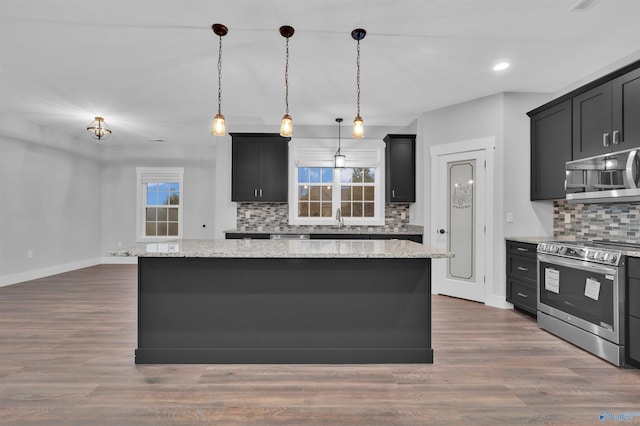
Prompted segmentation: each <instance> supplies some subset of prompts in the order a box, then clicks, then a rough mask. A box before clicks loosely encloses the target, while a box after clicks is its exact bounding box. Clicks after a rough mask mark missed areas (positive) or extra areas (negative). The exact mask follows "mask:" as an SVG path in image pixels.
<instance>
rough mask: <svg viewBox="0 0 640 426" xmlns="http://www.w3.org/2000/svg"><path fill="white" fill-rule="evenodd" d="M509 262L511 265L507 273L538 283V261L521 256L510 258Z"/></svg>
mask: <svg viewBox="0 0 640 426" xmlns="http://www.w3.org/2000/svg"><path fill="white" fill-rule="evenodd" d="M508 261H509V264H508V269H507V271H508V272H509V273H510V274H513V275H517V276H519V277H522V278H525V279H528V280H532V281H536V280H537V279H538V274H537V272H536V267H537V266H536V265H537V261H536V259H531V258H527V257H520V256H509V258H508Z"/></svg>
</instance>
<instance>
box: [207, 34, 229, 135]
mask: <svg viewBox="0 0 640 426" xmlns="http://www.w3.org/2000/svg"><path fill="white" fill-rule="evenodd" d="M211 28H212V29H213V32H214V34H216V35H217V36H218V37H219V38H220V40H219V43H218V113H217V114H216V116H215V117H214V118H213V127H212V128H211V134H212V135H215V136H224V135H226V134H227V130H226V127H225V123H224V115H222V113H221V112H220V107H221V105H222V37H224V36H226V35H227V33H228V32H229V29H228V28H227V27H225V26H224V25H222V24H213V25H212V26H211Z"/></svg>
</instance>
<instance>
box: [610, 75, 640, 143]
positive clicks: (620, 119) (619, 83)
mask: <svg viewBox="0 0 640 426" xmlns="http://www.w3.org/2000/svg"><path fill="white" fill-rule="evenodd" d="M612 96H613V131H617V132H619V135H618V136H616V137H615V138H613V137H612V141H613V142H618V141H619V143H618V144H617V145H615V146H614V150H623V149H631V148H637V147H639V146H640V68H638V69H636V70H633V71H631V72H629V73H627V74H624V75H622V76H620V77H618V78H616V79H615V80H613V82H612Z"/></svg>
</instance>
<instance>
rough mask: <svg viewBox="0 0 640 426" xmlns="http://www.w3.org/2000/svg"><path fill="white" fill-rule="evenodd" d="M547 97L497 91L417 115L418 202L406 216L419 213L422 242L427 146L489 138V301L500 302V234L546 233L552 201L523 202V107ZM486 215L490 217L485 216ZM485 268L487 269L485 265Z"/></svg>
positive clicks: (428, 235) (427, 221)
mask: <svg viewBox="0 0 640 426" xmlns="http://www.w3.org/2000/svg"><path fill="white" fill-rule="evenodd" d="M549 99H550V96H549V95H541V94H525V93H500V94H496V95H492V96H487V97H484V98H480V99H475V100H472V101H469V102H464V103H461V104H458V105H453V106H450V107H447V108H442V109H438V110H435V111H430V112H427V113H424V114H422V115H421V116H420V118H419V119H418V146H419V155H420V158H421V160H420V162H419V163H418V164H419V170H421V172H420V176H419V178H418V182H417V185H418V187H417V191H418V194H423V195H422V197H419V199H418V202H417V203H416V204H415V205H414V206H413V209H414V210H413V211H412V212H411V217H412V218H415V217H423V218H424V223H423V225H424V226H425V244H429V243H430V242H431V240H432V237H433V236H434V232H435V230H434V229H432V228H434V226H432V224H431V212H430V202H431V200H432V195H431V188H430V176H431V158H430V156H429V148H430V147H431V146H434V145H441V144H448V143H454V142H460V141H466V140H472V139H479V138H485V137H493V138H494V139H495V152H494V161H495V165H494V170H493V172H494V188H493V189H494V204H493V211H494V217H493V230H494V233H493V235H492V236H491V237H490V238H493V247H494V252H493V253H489V254H488V256H487V262H488V263H487V268H488V272H489V274H488V276H492V277H493V280H492V282H489V283H488V285H491V286H493V288H492V295H493V300H487V303H488V304H493V305H496V306H500V305H502V303H503V301H504V297H505V277H504V273H503V271H504V270H505V249H504V237H505V236H519V235H526V236H535V235H541V236H544V235H551V234H552V232H553V205H552V203H551V202H546V204H545V203H540V204H537V203H531V202H530V201H529V158H530V154H529V119H528V117H527V115H526V113H527V111H530V110H532V109H534V108H535V107H538V106H540V105H542V104H543V103H545V102H546V101H547V100H549ZM507 211H511V212H513V213H514V222H513V223H509V224H507V223H506V212H507ZM488 219H491V218H488ZM489 268H491V269H489Z"/></svg>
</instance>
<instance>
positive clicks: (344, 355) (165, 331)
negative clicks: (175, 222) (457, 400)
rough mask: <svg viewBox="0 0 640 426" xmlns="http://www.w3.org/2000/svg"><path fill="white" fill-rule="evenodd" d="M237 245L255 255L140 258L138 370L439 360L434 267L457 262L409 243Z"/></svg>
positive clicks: (268, 242) (168, 255)
mask: <svg viewBox="0 0 640 426" xmlns="http://www.w3.org/2000/svg"><path fill="white" fill-rule="evenodd" d="M260 243H261V244H265V245H264V246H260V245H259V244H260ZM328 243H331V244H334V246H332V247H338V249H337V251H336V252H335V253H333V252H332V250H329V251H327V250H326V247H327V244H328ZM347 243H348V246H349V247H350V248H353V247H357V249H356V250H355V251H357V252H358V253H353V252H349V253H346V252H345V250H343V248H344V247H343V244H347ZM355 243H357V245H356V244H355ZM236 244H239V246H238V247H239V248H242V247H243V246H241V245H240V244H244V248H245V249H246V250H241V251H244V252H245V253H247V254H248V255H249V257H239V256H228V255H227V254H228V253H224V254H222V253H218V254H217V255H216V256H212V257H195V256H194V257H190V256H187V255H184V253H183V254H182V255H180V253H179V252H174V253H163V254H160V255H158V254H155V255H154V253H147V254H145V255H142V256H140V257H139V259H138V348H137V349H136V351H135V362H136V364H156V363H163V364H164V363H190V364H191V363H193V364H202V363H309V364H331V363H341V364H342V363H344V364H352V363H356V364H359V363H432V362H433V349H432V348H431V282H430V280H431V257H449V255H450V254H449V253H446V252H437V251H433V249H429V248H427V249H424V250H423V249H421V247H425V246H422V245H421V244H417V243H413V242H410V241H365V242H362V241H358V242H352V241H331V242H326V241H325V242H322V243H321V244H324V246H322V247H323V250H322V251H321V252H320V251H318V250H315V249H314V248H313V247H312V246H310V245H309V244H311V243H310V242H309V241H307V242H299V241H295V242H286V241H285V242H282V241H280V242H272V241H251V242H236ZM247 244H250V246H248V245H247ZM274 244H275V245H274ZM283 244H285V245H288V248H285V249H284V250H282V245H283ZM300 244H301V245H300ZM363 244H368V246H367V245H363ZM379 244H382V248H380V247H381V246H380V245H379ZM385 244H387V245H385ZM400 244H401V245H400ZM269 245H271V246H269ZM374 245H377V247H378V248H377V249H376V248H375V247H374ZM291 247H293V250H291ZM300 247H302V249H300ZM310 247H311V248H310ZM317 247H320V245H318V246H317ZM388 248H393V249H399V250H402V249H403V248H404V249H407V250H406V252H405V256H408V257H405V256H402V255H401V254H397V253H396V254H393V253H392V254H389V250H386V249H388ZM270 249H274V253H276V252H277V253H278V255H277V256H276V257H264V256H263V257H255V256H256V253H257V252H258V251H260V252H261V251H264V250H267V251H269V250H270ZM429 250H431V251H430V252H429V253H427V251H429ZM347 251H349V250H347ZM301 253H303V255H301ZM332 253H333V254H332ZM192 254H193V253H192ZM200 254H202V253H200ZM239 254H240V253H236V255H239ZM334 254H335V255H336V256H334ZM429 254H431V255H429ZM115 255H117V254H115ZM131 255H132V254H131ZM138 255H140V253H138Z"/></svg>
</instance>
